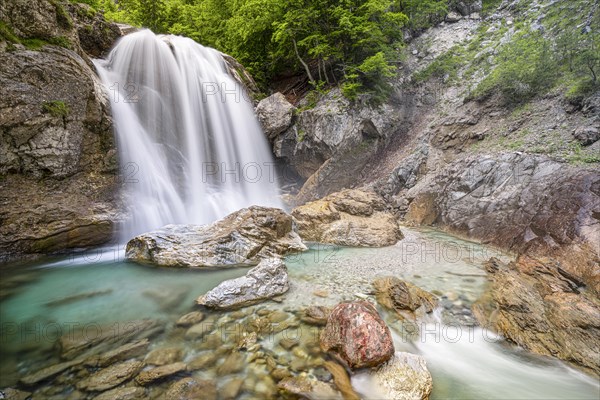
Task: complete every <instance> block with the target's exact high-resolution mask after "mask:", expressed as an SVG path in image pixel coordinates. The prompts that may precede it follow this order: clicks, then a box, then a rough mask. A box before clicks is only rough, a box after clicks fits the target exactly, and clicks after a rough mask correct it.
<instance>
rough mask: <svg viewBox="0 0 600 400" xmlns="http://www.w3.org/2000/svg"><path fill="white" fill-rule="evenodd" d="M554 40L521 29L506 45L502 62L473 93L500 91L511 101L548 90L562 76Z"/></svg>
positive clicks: (517, 100)
mask: <svg viewBox="0 0 600 400" xmlns="http://www.w3.org/2000/svg"><path fill="white" fill-rule="evenodd" d="M553 53H554V52H553V48H552V45H551V43H550V42H549V41H548V40H546V39H545V38H544V37H543V36H541V34H539V33H518V34H516V35H515V36H514V37H513V40H512V42H510V43H509V44H507V45H505V46H504V47H503V48H502V49H501V50H500V53H499V55H498V58H497V62H498V65H497V66H496V68H495V69H494V70H493V71H492V73H491V74H490V75H488V77H487V78H486V79H484V80H483V81H482V82H481V83H480V84H479V85H478V86H477V88H476V89H475V92H474V94H473V97H475V98H485V97H488V96H490V95H491V94H493V93H495V92H499V93H500V94H501V95H502V97H503V98H504V100H505V101H506V102H507V103H521V102H525V101H528V100H530V99H532V98H533V97H535V96H537V95H540V94H544V93H545V92H546V91H547V90H549V89H550V88H552V87H553V86H554V85H555V83H556V81H557V79H558V77H559V74H558V63H557V60H556V58H555V57H554V54H553Z"/></svg>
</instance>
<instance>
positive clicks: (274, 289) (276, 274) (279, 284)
mask: <svg viewBox="0 0 600 400" xmlns="http://www.w3.org/2000/svg"><path fill="white" fill-rule="evenodd" d="M289 288H290V287H289V283H288V274H287V268H286V266H285V264H284V263H283V261H281V260H280V259H278V258H275V259H270V260H262V261H261V262H260V263H259V264H258V265H257V266H256V267H254V268H252V269H251V270H250V271H248V273H247V274H246V275H245V276H243V277H240V278H237V279H230V280H227V281H224V282H221V283H220V284H219V285H218V286H217V287H215V288H214V289H211V290H210V291H209V292H208V293H206V294H205V295H203V296H200V297H199V298H198V300H197V303H198V304H199V305H203V306H206V307H209V308H216V309H221V310H226V309H232V308H240V307H245V306H249V305H252V304H256V303H259V302H261V301H264V300H267V299H270V298H272V297H275V296H279V295H281V294H284V293H285V292H287V291H288V290H289Z"/></svg>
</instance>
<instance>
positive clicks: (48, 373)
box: [21, 360, 81, 386]
mask: <svg viewBox="0 0 600 400" xmlns="http://www.w3.org/2000/svg"><path fill="white" fill-rule="evenodd" d="M77 364H81V360H75V361H68V362H64V363H60V364H55V365H51V366H49V367H46V368H43V369H41V370H39V371H37V372H34V373H33V374H29V375H26V376H24V377H23V378H21V383H22V384H24V385H27V386H29V385H35V384H37V383H39V382H42V381H45V380H46V379H50V378H51V377H53V376H56V375H58V374H59V373H61V372H63V371H65V370H67V369H69V368H71V367H73V366H75V365H77Z"/></svg>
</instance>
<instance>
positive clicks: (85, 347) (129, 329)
mask: <svg viewBox="0 0 600 400" xmlns="http://www.w3.org/2000/svg"><path fill="white" fill-rule="evenodd" d="M94 328H95V329H94V330H92V329H91V328H89V327H88V329H77V330H74V331H72V332H67V333H65V334H64V335H63V336H61V338H60V339H59V341H58V344H59V347H60V351H61V354H60V355H61V357H62V358H64V359H67V360H70V359H73V358H75V357H77V356H79V355H81V354H84V353H85V354H88V353H91V354H90V355H94V354H99V353H102V352H105V351H106V350H107V349H108V348H109V347H110V346H112V345H114V344H119V343H126V342H128V341H130V340H134V339H144V338H148V337H151V336H153V335H155V334H157V333H159V332H162V331H163V330H164V326H163V325H162V324H161V323H160V322H159V321H154V320H150V319H143V320H137V321H125V322H122V323H117V324H111V325H106V326H95V327H94Z"/></svg>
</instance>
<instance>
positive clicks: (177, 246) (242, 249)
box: [126, 206, 306, 267]
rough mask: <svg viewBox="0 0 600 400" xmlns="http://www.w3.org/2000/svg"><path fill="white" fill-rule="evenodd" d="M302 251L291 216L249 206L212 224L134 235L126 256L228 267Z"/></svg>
mask: <svg viewBox="0 0 600 400" xmlns="http://www.w3.org/2000/svg"><path fill="white" fill-rule="evenodd" d="M304 250H306V246H304V244H302V241H301V240H300V237H299V236H298V235H297V234H296V233H295V232H294V231H293V230H292V217H291V216H290V215H288V214H286V213H285V212H283V211H282V210H279V209H276V208H267V207H258V206H252V207H250V208H244V209H242V210H240V211H236V212H234V213H232V214H230V215H228V216H227V217H225V218H223V219H222V220H220V221H217V222H215V223H213V224H211V225H201V226H200V225H167V226H165V227H164V228H162V229H160V230H157V231H154V232H149V233H145V234H143V235H140V236H137V237H135V238H133V239H132V240H130V241H129V243H127V251H126V257H127V259H129V260H132V261H136V262H140V263H151V264H155V265H158V266H164V267H226V266H243V265H257V264H258V263H259V261H260V260H262V259H264V258H273V257H280V256H284V255H286V254H289V253H293V252H298V251H304Z"/></svg>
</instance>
